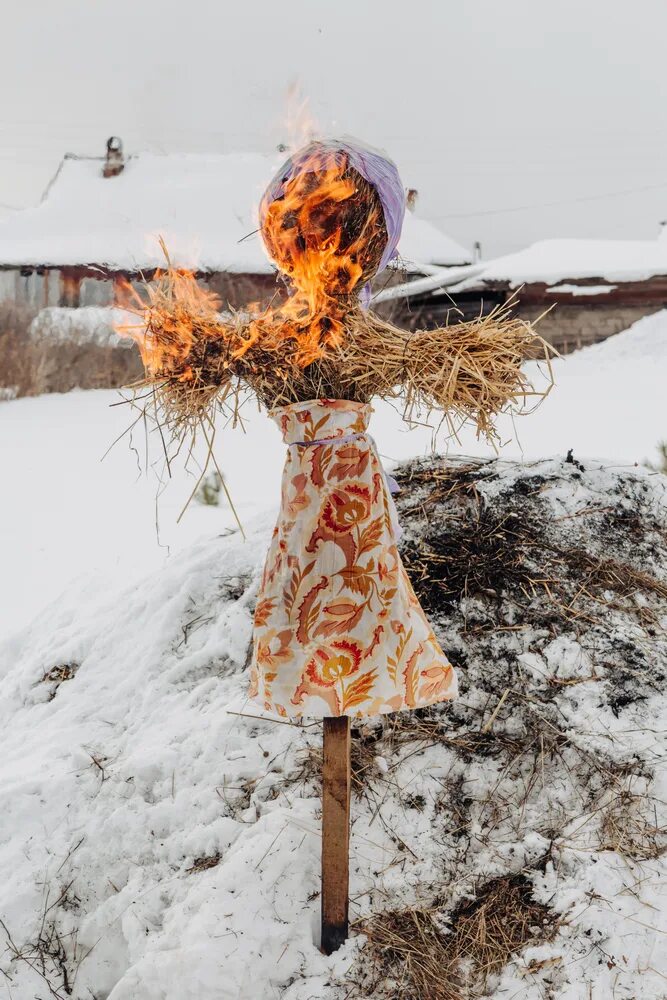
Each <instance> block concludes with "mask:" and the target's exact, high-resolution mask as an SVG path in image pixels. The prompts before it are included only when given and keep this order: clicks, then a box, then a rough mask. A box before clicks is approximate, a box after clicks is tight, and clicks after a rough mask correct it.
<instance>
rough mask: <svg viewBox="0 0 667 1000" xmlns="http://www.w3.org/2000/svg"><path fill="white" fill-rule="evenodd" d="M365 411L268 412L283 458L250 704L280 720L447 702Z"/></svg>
mask: <svg viewBox="0 0 667 1000" xmlns="http://www.w3.org/2000/svg"><path fill="white" fill-rule="evenodd" d="M371 410H372V408H371V406H370V404H367V403H355V402H350V401H348V400H328V399H319V400H312V401H309V402H304V403H292V404H291V405H289V406H284V407H280V408H278V409H276V410H273V411H271V416H272V417H273V419H274V420H275V421H276V422H277V424H278V425H279V427H280V429H281V431H282V434H283V438H284V440H285V442H286V443H287V444H288V445H289V448H288V451H287V461H286V463H285V469H284V472H283V480H282V499H281V508H280V515H279V517H278V523H277V524H276V527H275V530H274V533H273V538H272V540H271V546H270V548H269V552H268V556H267V559H266V564H265V567H264V574H263V577H262V582H261V586H260V591H259V595H258V600H257V608H256V611H255V629H254V642H253V658H252V667H251V685H250V695H251V697H253V698H256V699H257V700H258V701H259V702H261V703H262V705H264V707H265V708H267V709H269V710H273V711H275V712H277V713H278V714H279V715H282V716H290V717H296V716H302V715H304V716H311V717H323V716H337V715H364V716H366V715H376V714H378V713H383V712H396V711H399V710H400V709H403V708H408V709H413V708H419V707H421V706H424V705H431V704H433V703H434V702H438V701H445V700H448V699H450V698H454V697H456V693H457V687H456V676H455V674H454V671H453V670H452V667H451V665H450V664H449V662H448V661H447V658H446V656H445V655H444V653H443V652H442V650H441V649H440V646H439V645H438V642H437V640H436V638H435V636H434V634H433V631H432V629H431V627H430V625H429V624H428V622H427V620H426V618H425V616H424V612H423V611H422V609H421V607H420V604H419V602H418V600H417V598H416V597H415V594H414V591H413V589H412V585H411V584H410V581H409V580H408V577H407V575H406V572H405V569H404V568H403V564H402V563H401V558H400V556H399V554H398V550H397V548H396V542H397V521H396V509H395V507H394V503H393V500H392V498H391V496H390V494H389V490H388V487H387V481H386V477H385V475H384V471H383V469H382V465H381V463H380V459H379V457H378V454H377V451H376V449H375V445H374V443H373V441H372V439H371V438H370V437H369V436H368V434H367V433H366V429H367V426H368V420H369V417H370V414H371Z"/></svg>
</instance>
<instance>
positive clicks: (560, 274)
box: [470, 237, 667, 287]
mask: <svg viewBox="0 0 667 1000" xmlns="http://www.w3.org/2000/svg"><path fill="white" fill-rule="evenodd" d="M659 274H665V275H667V239H665V238H664V237H661V238H660V239H655V240H583V239H582V240H580V239H569V240H564V239H563V240H540V241H539V242H538V243H533V244H532V246H529V247H526V248H525V249H524V250H520V251H519V252H518V253H513V254H508V255H507V256H505V257H498V258H497V259H496V260H492V261H490V262H489V263H488V264H487V266H486V267H485V269H484V271H482V273H481V274H480V275H478V276H476V277H475V278H474V280H473V281H472V282H470V284H471V285H475V286H478V285H480V284H483V285H488V284H495V283H500V282H503V283H505V282H507V283H508V284H509V285H510V287H517V286H519V285H523V284H529V283H533V282H545V283H546V284H548V285H555V284H556V283H558V282H560V281H577V280H582V279H600V280H602V281H608V282H623V281H644V280H646V279H647V278H651V277H654V276H655V275H659Z"/></svg>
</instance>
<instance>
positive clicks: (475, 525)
mask: <svg viewBox="0 0 667 1000" xmlns="http://www.w3.org/2000/svg"><path fill="white" fill-rule="evenodd" d="M396 475H397V479H398V480H399V484H400V485H401V487H402V493H401V494H399V498H398V507H399V515H400V520H401V524H402V526H403V529H404V534H403V538H402V540H401V544H400V549H401V555H402V557H403V560H404V562H405V566H406V569H407V571H408V573H409V575H410V577H411V579H412V582H413V585H414V588H415V591H416V593H417V596H418V597H419V599H420V601H421V603H422V605H423V607H424V609H425V610H426V612H427V614H428V616H429V619H430V621H431V622H432V623H433V626H434V628H435V631H436V634H437V636H438V639H439V640H440V642H441V645H442V647H443V649H444V650H445V651H446V652H447V655H448V656H449V658H450V660H451V661H452V663H453V664H454V666H455V667H456V668H457V671H458V674H459V682H460V689H461V695H460V698H459V699H458V700H457V701H454V702H451V703H444V704H440V705H434V706H431V707H430V708H425V709H419V710H417V711H415V712H411V713H398V714H397V715H396V716H386V717H383V718H382V719H379V720H366V721H364V722H363V723H359V724H358V725H356V726H355V727H354V739H355V740H357V741H359V748H360V749H359V753H358V756H359V757H360V758H363V759H364V761H365V766H357V768H356V774H355V777H356V791H357V794H358V796H359V800H360V801H361V802H363V801H366V802H367V805H368V808H369V810H370V811H371V813H372V814H373V815H375V812H376V811H378V815H379V816H380V818H381V816H382V810H381V808H380V805H379V804H381V803H382V802H384V801H385V797H386V795H387V794H388V791H387V782H388V781H389V782H390V783H391V782H393V786H392V787H397V788H399V789H402V787H403V785H404V786H405V790H404V791H398V792H397V793H396V794H398V796H399V799H400V807H401V808H402V809H403V810H405V811H406V812H407V811H409V815H412V816H420V821H421V817H422V816H423V821H424V822H426V823H428V824H429V829H430V830H432V834H433V837H434V838H436V839H437V840H438V842H439V843H442V845H443V864H444V866H445V874H443V877H442V880H441V881H440V882H436V883H434V884H430V883H429V884H428V885H420V887H419V892H418V893H417V894H416V896H417V899H418V900H419V905H418V906H416V907H414V908H408V909H406V908H405V904H404V903H403V905H402V906H400V905H398V901H397V903H396V904H395V905H394V907H392V904H391V900H387V899H386V898H382V899H379V900H378V901H377V902H378V906H377V909H375V911H374V912H373V915H372V916H371V917H370V918H369V919H367V920H366V921H364V922H363V923H362V925H361V929H362V930H363V931H364V933H365V934H366V935H367V944H366V946H365V948H364V949H363V951H362V953H361V955H360V958H359V962H358V964H357V966H356V973H357V978H356V980H355V987H354V990H353V993H352V996H353V997H355V998H356V997H372V998H373V1000H386V998H388V997H394V996H396V995H397V993H396V992H395V988H396V983H397V982H398V983H400V989H401V994H400V995H401V996H405V997H406V998H412V997H415V998H417V997H419V998H420V1000H425V998H428V1000H459V998H460V997H461V996H468V995H471V994H470V992H469V991H470V990H471V989H472V990H473V992H474V991H475V990H483V988H484V983H485V982H486V980H487V978H488V976H489V975H490V974H491V973H493V972H496V971H497V970H498V969H499V968H500V967H501V966H502V965H503V964H505V963H507V962H508V961H510V960H511V958H512V956H515V955H517V954H518V953H519V952H520V951H521V950H522V949H523V948H524V947H525V946H526V944H528V943H531V942H532V943H534V942H536V941H539V940H540V939H541V940H549V938H550V937H551V936H553V935H554V934H556V933H557V932H558V925H559V919H560V917H559V916H558V915H557V914H556V913H554V912H553V911H551V910H550V909H549V907H548V906H542V905H541V904H540V903H538V902H537V901H536V898H535V894H534V886H535V883H536V882H539V871H540V870H541V867H543V865H544V864H545V863H547V862H549V863H551V864H553V865H554V866H556V867H557V866H558V864H559V850H560V846H559V845H561V844H563V843H567V838H568V836H569V833H568V831H569V830H572V829H576V830H578V831H581V836H583V837H584V838H585V844H586V851H588V852H595V851H596V850H597V851H599V850H614V851H616V852H617V853H618V854H619V855H620V856H621V857H623V858H624V859H625V861H626V862H627V863H636V862H637V861H642V860H645V859H652V858H657V857H658V856H659V855H660V854H662V853H663V852H664V851H665V850H666V848H667V836H666V833H667V831H666V830H665V829H664V828H663V827H661V826H660V823H659V820H658V816H657V814H658V811H659V810H657V809H656V801H657V800H656V799H655V798H654V797H653V792H652V777H653V769H654V760H653V757H652V756H651V754H650V753H648V754H647V755H645V756H642V754H640V753H637V752H634V751H633V750H632V749H630V748H626V747H625V746H624V744H623V741H622V740H620V741H618V742H617V741H616V740H615V739H614V737H613V728H614V722H615V719H616V718H619V717H622V720H621V721H622V726H623V727H631V728H634V727H636V728H638V729H639V730H641V728H642V726H648V727H650V726H651V724H652V723H651V722H650V721H649V720H650V718H651V716H650V712H651V710H652V709H651V706H650V705H649V701H650V699H652V698H653V697H654V696H655V695H656V694H659V693H660V691H661V690H662V687H663V684H664V676H665V671H666V665H667V635H666V626H667V480H664V479H663V478H661V477H656V476H652V477H650V478H648V477H647V475H646V473H645V472H642V471H641V470H634V469H632V468H629V469H605V468H603V467H602V466H601V465H600V463H594V462H591V461H589V460H584V461H580V460H575V459H574V458H572V457H571V458H570V459H569V460H566V459H562V460H557V459H552V460H548V461H541V462H535V463H529V464H520V463H513V462H505V461H502V460H490V461H479V460H475V461H472V460H460V459H459V460H443V459H440V458H434V459H429V460H420V461H413V462H410V463H408V464H406V465H403V466H402V467H401V468H400V469H399V470H398V472H397V473H396ZM598 730H599V734H600V735H596V734H597V733H598ZM434 754H435V755H436V756H434ZM378 758H381V759H382V760H384V761H386V762H387V766H388V768H389V771H388V774H383V773H382V771H381V770H378V769H377V768H376V767H374V766H373V764H372V762H374V761H377V760H378ZM434 760H435V761H438V762H441V764H440V766H442V767H443V768H444V770H445V771H446V774H447V777H446V778H445V779H443V780H442V781H441V782H440V783H438V781H435V780H434V781H431V780H430V778H429V765H428V764H427V761H428V762H430V763H431V764H432V763H433V761H434ZM422 761H423V763H422ZM311 773H312V772H311ZM415 775H417V777H415ZM486 776H489V777H488V782H487V780H486ZM358 808H359V806H358ZM420 814H421V815H420ZM536 835H537V836H539V837H540V838H543V840H542V841H541V842H542V843H543V844H544V845H545V847H546V852H547V853H546V855H545V856H544V857H542V858H540V859H536V858H535V857H534V856H531V853H530V850H529V848H528V847H527V845H528V844H530V842H531V838H533V837H535V836H536ZM508 840H509V841H512V842H514V844H515V845H516V849H515V848H512V851H510V852H509V853H507V854H506V857H507V871H506V872H505V873H504V874H502V875H501V876H500V877H499V878H498V879H494V880H492V881H491V882H488V883H484V882H479V881H476V876H475V861H474V859H475V855H476V852H479V851H480V850H484V851H488V852H489V856H490V857H493V858H494V859H497V857H498V856H499V855H501V854H503V852H505V851H506V844H507V842H508ZM397 850H398V848H397ZM587 856H590V854H589V855H587ZM444 859H447V860H446V861H445V860H444ZM462 885H465V886H466V887H467V889H466V893H465V894H463V895H461V894H459V889H460V886H462ZM457 887H458V888H457ZM495 914H501V918H500V920H499V922H498V921H496V922H494V920H495V916H494V915H495ZM536 928H537V929H536ZM540 928H541V930H540ZM443 929H444V932H443ZM541 935H542V936H541ZM434 954H435V955H436V958H435V959H433V956H434ZM443 970H446V974H443ZM535 974H536V975H540V974H542V973H540V972H539V970H538V971H536V973H535ZM544 975H545V976H546V979H545V981H544V983H543V985H544V987H545V989H547V987H548V984H549V978H548V977H549V969H547V970H546V971H545V972H544ZM392 990H394V992H392ZM474 995H478V994H477V993H474ZM545 995H546V993H545Z"/></svg>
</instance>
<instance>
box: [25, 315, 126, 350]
mask: <svg viewBox="0 0 667 1000" xmlns="http://www.w3.org/2000/svg"><path fill="white" fill-rule="evenodd" d="M136 323H137V317H136V316H135V315H134V314H133V313H130V312H128V311H127V310H125V309H115V308H113V307H108V306H84V307H83V308H81V309H69V308H65V307H63V306H50V307H49V308H47V309H42V310H41V311H40V312H38V313H37V315H36V316H35V318H34V320H33V321H32V323H31V324H30V336H31V337H33V338H35V339H36V340H44V339H46V338H48V339H49V340H51V341H57V342H60V343H68V344H98V345H99V346H100V347H131V346H132V341H131V340H129V339H128V338H127V337H120V336H119V335H118V334H117V333H116V332H115V327H117V326H121V325H123V324H130V325H136Z"/></svg>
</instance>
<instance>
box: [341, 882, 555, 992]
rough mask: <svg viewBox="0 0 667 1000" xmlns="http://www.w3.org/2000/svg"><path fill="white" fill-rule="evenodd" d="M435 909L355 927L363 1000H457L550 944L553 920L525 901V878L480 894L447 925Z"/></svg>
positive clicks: (485, 887)
mask: <svg viewBox="0 0 667 1000" xmlns="http://www.w3.org/2000/svg"><path fill="white" fill-rule="evenodd" d="M447 924H448V925H449V926H447V925H446V924H445V921H444V919H443V915H441V914H440V913H439V911H438V909H437V908H435V907H433V908H430V909H413V908H410V909H405V910H399V911H389V912H385V913H379V914H377V915H375V916H373V917H371V918H370V919H369V920H366V921H364V922H362V923H361V924H360V925H359V930H361V931H362V933H364V934H365V935H366V937H367V939H368V944H367V945H366V947H365V948H364V950H363V951H362V953H361V956H360V959H359V965H360V966H361V965H363V966H365V968H364V974H363V982H362V983H361V984H360V995H361V996H373V997H380V996H386V997H395V996H400V997H402V998H403V1000H462V998H463V997H464V996H467V995H469V993H468V992H467V991H468V990H469V989H471V988H475V989H479V990H483V989H484V987H485V985H486V981H487V979H488V977H489V976H491V975H493V974H494V973H496V972H498V971H499V970H500V969H502V968H503V967H504V966H505V965H506V964H507V963H508V962H509V961H510V959H511V958H512V957H513V956H515V955H516V954H517V953H518V952H520V951H521V950H522V949H523V948H525V947H526V946H527V945H529V944H534V943H538V942H543V941H548V940H550V939H551V938H552V937H553V936H554V934H555V933H556V930H557V920H556V918H555V916H554V914H553V913H552V912H551V911H550V910H549V909H548V908H547V907H546V906H543V905H542V904H541V903H537V902H536V901H535V900H534V899H533V898H532V895H531V883H530V880H529V879H528V878H527V877H526V875H524V874H519V875H512V876H506V877H504V878H497V879H493V880H491V881H490V882H487V883H486V884H485V885H482V886H480V887H479V888H478V890H477V892H476V895H475V899H474V900H473V901H472V902H468V901H466V902H464V903H463V904H462V905H460V906H459V907H458V908H457V909H456V911H455V912H454V913H453V914H452V916H451V918H450V919H449V920H448V921H447Z"/></svg>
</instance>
